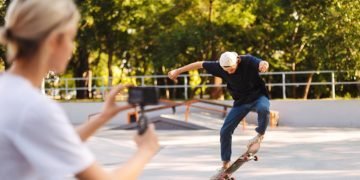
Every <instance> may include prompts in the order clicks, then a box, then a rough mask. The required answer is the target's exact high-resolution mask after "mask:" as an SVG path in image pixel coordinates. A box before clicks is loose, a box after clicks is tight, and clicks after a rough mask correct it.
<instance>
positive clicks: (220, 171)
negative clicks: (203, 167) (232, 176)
mask: <svg viewBox="0 0 360 180" xmlns="http://www.w3.org/2000/svg"><path fill="white" fill-rule="evenodd" d="M225 170H226V168H224V167H221V168H220V169H218V170H216V173H215V174H214V175H213V176H211V178H210V180H219V179H220V177H221V175H223V173H224V172H225Z"/></svg>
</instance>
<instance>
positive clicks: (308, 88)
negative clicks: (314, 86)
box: [304, 73, 314, 99]
mask: <svg viewBox="0 0 360 180" xmlns="http://www.w3.org/2000/svg"><path fill="white" fill-rule="evenodd" d="M313 76H314V74H313V73H312V74H309V76H308V78H307V83H306V87H305V91H304V99H307V97H308V94H309V90H310V85H311V82H312V78H313Z"/></svg>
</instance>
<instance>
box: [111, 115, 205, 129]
mask: <svg viewBox="0 0 360 180" xmlns="http://www.w3.org/2000/svg"><path fill="white" fill-rule="evenodd" d="M149 123H153V124H154V125H155V127H156V129H157V130H206V129H209V128H207V127H205V126H201V125H197V124H194V123H189V122H185V121H182V120H178V119H175V118H170V117H166V116H157V117H153V118H151V119H150V120H149ZM112 129H113V130H133V129H137V123H131V124H126V125H121V126H119V127H115V128H112Z"/></svg>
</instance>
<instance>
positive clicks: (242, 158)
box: [218, 143, 260, 180]
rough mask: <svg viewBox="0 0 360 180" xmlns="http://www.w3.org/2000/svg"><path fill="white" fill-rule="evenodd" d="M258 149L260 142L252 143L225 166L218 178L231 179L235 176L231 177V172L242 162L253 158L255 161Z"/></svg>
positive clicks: (219, 179) (220, 179)
mask: <svg viewBox="0 0 360 180" xmlns="http://www.w3.org/2000/svg"><path fill="white" fill-rule="evenodd" d="M259 149H260V143H255V144H252V145H251V146H250V147H249V148H248V149H247V150H246V152H245V153H243V154H242V155H241V156H240V157H239V158H237V159H236V161H235V162H233V163H232V164H231V165H230V167H229V168H227V169H226V170H225V171H224V172H223V173H221V174H220V175H219V178H218V180H233V179H235V178H233V177H231V175H232V173H234V172H235V171H236V170H238V169H239V168H240V167H241V166H242V165H243V164H244V163H246V162H248V161H251V160H254V161H257V160H258V157H257V156H256V155H255V154H256V153H257V152H258V151H259Z"/></svg>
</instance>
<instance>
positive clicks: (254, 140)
mask: <svg viewBox="0 0 360 180" xmlns="http://www.w3.org/2000/svg"><path fill="white" fill-rule="evenodd" d="M263 139H264V135H261V134H258V135H256V136H255V137H253V138H252V139H250V140H249V142H248V144H247V148H249V147H250V146H251V145H253V144H255V143H261V142H262V140H263Z"/></svg>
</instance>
